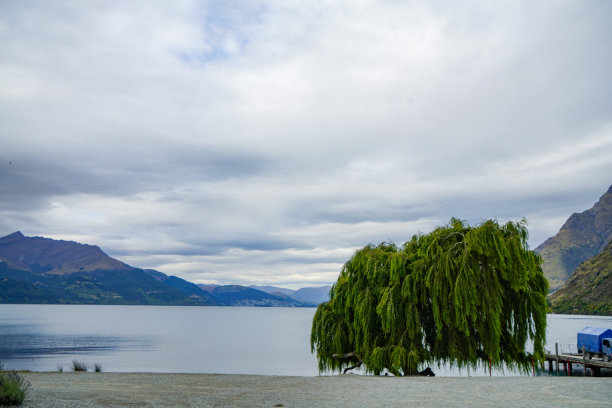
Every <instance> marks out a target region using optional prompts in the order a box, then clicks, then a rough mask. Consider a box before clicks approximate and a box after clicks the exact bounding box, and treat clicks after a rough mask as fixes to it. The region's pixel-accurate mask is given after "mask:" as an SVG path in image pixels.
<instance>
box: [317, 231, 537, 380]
mask: <svg viewBox="0 0 612 408" xmlns="http://www.w3.org/2000/svg"><path fill="white" fill-rule="evenodd" d="M541 262H542V261H541V258H540V257H539V255H537V254H536V253H534V252H533V251H530V250H529V248H528V245H527V229H526V227H525V221H524V220H523V221H521V222H518V223H514V222H508V223H506V224H504V225H499V224H498V223H497V222H496V221H493V220H489V221H486V222H484V223H482V224H480V225H478V226H476V227H470V226H469V225H467V224H465V223H463V222H462V221H459V220H457V219H452V220H451V221H450V223H449V225H448V226H445V227H440V228H437V229H436V230H434V231H433V232H431V233H430V234H427V235H415V236H413V237H412V239H411V240H410V241H408V242H406V243H405V244H404V245H403V247H401V248H399V247H397V246H396V245H394V244H387V243H382V244H380V245H378V246H372V245H368V246H366V247H364V248H363V249H360V250H359V251H357V252H356V253H355V255H354V256H353V257H352V258H351V259H350V260H349V261H348V262H346V264H345V265H344V267H343V268H342V272H341V273H340V276H339V277H338V281H337V282H336V283H335V284H334V285H333V287H332V289H331V292H330V300H329V301H328V302H326V303H323V304H321V305H320V306H319V307H318V309H317V311H316V313H315V316H314V318H313V323H312V332H311V337H310V343H311V349H312V352H313V353H314V352H316V355H317V359H318V361H319V370H320V371H321V372H324V371H328V370H331V371H335V370H338V371H339V370H342V369H343V368H344V367H347V366H349V365H351V364H352V362H351V361H348V360H346V359H341V358H337V357H334V354H339V355H342V354H346V353H350V352H354V354H355V355H356V356H358V357H359V358H360V359H361V360H362V361H363V364H364V366H365V369H366V371H368V372H372V373H380V372H381V371H383V370H384V369H387V370H389V371H390V372H391V373H393V374H395V375H402V374H403V375H412V374H415V373H416V372H417V371H418V368H419V366H421V365H424V364H435V363H445V362H449V363H450V364H452V365H456V366H459V367H465V366H467V367H471V368H476V367H477V366H478V365H479V363H481V362H486V364H489V362H491V363H492V364H493V366H495V367H503V366H504V364H505V365H506V366H507V367H519V368H523V369H526V368H527V367H528V366H529V364H531V358H532V357H535V358H536V359H542V358H543V356H544V343H545V336H546V312H547V310H548V306H547V304H546V293H547V291H548V283H547V281H546V278H545V277H544V275H543V273H542V268H541ZM528 339H531V340H532V341H533V355H531V354H529V353H527V352H526V350H525V344H526V342H527V340H528Z"/></svg>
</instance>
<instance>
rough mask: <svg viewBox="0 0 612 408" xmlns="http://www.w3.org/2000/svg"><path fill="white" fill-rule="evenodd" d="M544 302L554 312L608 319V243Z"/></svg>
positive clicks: (611, 254) (611, 299)
mask: <svg viewBox="0 0 612 408" xmlns="http://www.w3.org/2000/svg"><path fill="white" fill-rule="evenodd" d="M548 299H549V301H550V303H551V307H552V310H553V311H554V312H555V313H568V314H589V315H606V316H612V242H611V243H609V244H608V246H607V247H606V248H605V249H604V250H603V251H602V252H601V253H599V254H598V255H597V256H595V257H593V258H591V259H589V260H587V261H586V262H584V263H583V264H582V265H580V266H579V267H578V268H577V269H576V270H575V271H574V273H573V274H572V276H571V277H570V279H569V280H568V281H567V282H566V283H565V285H564V286H563V287H562V288H561V289H559V290H557V291H556V292H554V293H553V294H551V295H550V296H549V297H548Z"/></svg>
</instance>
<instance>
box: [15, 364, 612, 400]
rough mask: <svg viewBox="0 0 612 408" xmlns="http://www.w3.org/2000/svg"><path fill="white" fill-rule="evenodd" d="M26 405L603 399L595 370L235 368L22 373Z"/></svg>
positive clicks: (608, 383) (606, 386)
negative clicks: (246, 371) (412, 372)
mask: <svg viewBox="0 0 612 408" xmlns="http://www.w3.org/2000/svg"><path fill="white" fill-rule="evenodd" d="M23 375H24V376H25V377H26V378H27V379H28V380H29V381H30V382H31V383H32V389H31V390H30V392H29V394H28V396H27V398H26V400H25V401H24V405H23V406H24V407H110V406H128V405H139V406H149V407H166V406H223V407H296V408H306V407H309V408H310V407H330V406H334V407H353V406H372V407H406V406H448V407H464V406H502V405H506V406H530V407H549V406H553V405H554V406H555V407H574V406H581V407H602V406H606V405H607V404H609V402H610V401H611V400H612V379H610V378H593V377H549V376H544V377H535V378H534V377H492V378H489V377H384V376H383V377H379V376H360V375H342V376H339V375H338V376H327V377H324V376H319V377H288V376H262V375H236V374H158V373H104V372H103V373H72V372H65V373H36V372H32V373H25V374H23Z"/></svg>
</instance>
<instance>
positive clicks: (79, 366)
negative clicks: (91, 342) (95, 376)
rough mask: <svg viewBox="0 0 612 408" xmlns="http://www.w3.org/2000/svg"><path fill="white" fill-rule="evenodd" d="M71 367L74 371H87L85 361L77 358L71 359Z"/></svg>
mask: <svg viewBox="0 0 612 408" xmlns="http://www.w3.org/2000/svg"><path fill="white" fill-rule="evenodd" d="M72 369H73V370H74V371H87V363H84V362H82V361H78V360H72Z"/></svg>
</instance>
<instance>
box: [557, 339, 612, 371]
mask: <svg viewBox="0 0 612 408" xmlns="http://www.w3.org/2000/svg"><path fill="white" fill-rule="evenodd" d="M546 361H547V362H548V371H549V372H551V373H552V372H553V364H554V365H555V370H556V373H557V374H559V369H561V371H564V372H565V375H568V376H571V375H574V373H573V366H574V364H576V365H578V367H580V368H582V375H583V376H587V375H590V376H592V377H599V376H600V375H601V370H602V369H608V370H612V362H607V361H603V360H602V359H599V358H586V355H585V353H583V354H578V353H576V354H573V353H559V347H558V345H557V344H555V354H547V355H546Z"/></svg>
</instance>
